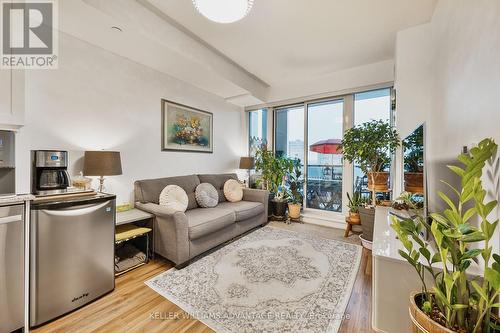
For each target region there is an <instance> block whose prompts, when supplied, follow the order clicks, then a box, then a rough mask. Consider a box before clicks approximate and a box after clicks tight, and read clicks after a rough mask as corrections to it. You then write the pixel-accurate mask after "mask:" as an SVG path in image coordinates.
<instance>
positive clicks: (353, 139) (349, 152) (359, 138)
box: [342, 120, 400, 248]
mask: <svg viewBox="0 0 500 333" xmlns="http://www.w3.org/2000/svg"><path fill="white" fill-rule="evenodd" d="M399 143H400V140H399V135H398V133H397V131H396V130H395V129H394V128H393V126H391V125H390V124H389V123H388V122H385V121H382V120H372V121H369V122H366V123H363V124H361V125H359V126H355V127H352V128H350V129H348V130H347V131H346V132H345V133H344V138H343V139H342V153H343V156H344V158H345V159H346V160H347V161H349V162H350V163H352V164H356V165H359V167H360V168H361V170H362V171H363V172H364V173H365V174H366V175H367V177H368V189H369V190H370V191H371V192H372V195H371V200H372V207H360V208H359V213H360V218H361V228H362V229H363V234H362V235H361V236H360V237H361V240H362V241H363V244H364V245H365V247H368V248H369V247H370V246H369V244H370V243H371V241H372V239H373V223H374V219H375V210H374V209H373V208H374V207H375V206H376V205H377V197H376V193H377V192H383V191H387V188H388V186H387V183H388V179H389V173H388V172H385V171H384V170H385V167H386V166H387V165H388V164H389V163H390V162H391V158H392V155H393V154H394V152H395V151H396V149H397V147H398V146H399Z"/></svg>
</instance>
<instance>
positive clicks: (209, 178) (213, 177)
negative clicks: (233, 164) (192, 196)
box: [198, 173, 238, 202]
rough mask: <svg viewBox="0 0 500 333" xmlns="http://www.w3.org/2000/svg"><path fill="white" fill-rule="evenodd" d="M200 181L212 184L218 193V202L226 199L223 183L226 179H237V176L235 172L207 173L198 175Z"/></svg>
mask: <svg viewBox="0 0 500 333" xmlns="http://www.w3.org/2000/svg"><path fill="white" fill-rule="evenodd" d="M198 178H199V179H200V182H202V183H210V184H212V185H213V186H214V187H215V188H216V189H217V192H218V193H219V202H223V201H226V197H225V196H224V184H225V183H226V181H227V180H228V179H235V180H238V176H236V174H235V173H226V174H220V175H217V174H209V175H198Z"/></svg>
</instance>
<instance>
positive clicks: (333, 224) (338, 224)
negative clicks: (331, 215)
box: [302, 214, 346, 230]
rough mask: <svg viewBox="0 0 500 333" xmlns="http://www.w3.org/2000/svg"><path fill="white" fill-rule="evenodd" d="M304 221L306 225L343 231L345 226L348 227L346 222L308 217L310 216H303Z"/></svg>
mask: <svg viewBox="0 0 500 333" xmlns="http://www.w3.org/2000/svg"><path fill="white" fill-rule="evenodd" d="M302 221H304V223H309V224H315V225H320V226H323V227H328V228H335V229H342V230H344V229H345V226H346V223H345V221H339V220H333V219H327V218H323V217H319V216H313V215H308V214H304V215H303V217H302Z"/></svg>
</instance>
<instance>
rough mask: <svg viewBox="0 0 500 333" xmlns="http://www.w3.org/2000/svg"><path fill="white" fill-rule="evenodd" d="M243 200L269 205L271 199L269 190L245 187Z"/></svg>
mask: <svg viewBox="0 0 500 333" xmlns="http://www.w3.org/2000/svg"><path fill="white" fill-rule="evenodd" d="M243 200H245V201H254V202H262V203H263V204H266V205H267V203H268V201H269V191H267V190H257V189H253V188H244V189H243Z"/></svg>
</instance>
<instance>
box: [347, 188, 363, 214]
mask: <svg viewBox="0 0 500 333" xmlns="http://www.w3.org/2000/svg"><path fill="white" fill-rule="evenodd" d="M347 199H348V200H349V203H348V204H347V207H349V211H350V212H351V213H359V207H361V206H363V205H364V204H365V200H364V199H363V198H362V197H361V193H360V192H354V193H353V194H352V197H351V195H350V194H349V192H347Z"/></svg>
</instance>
